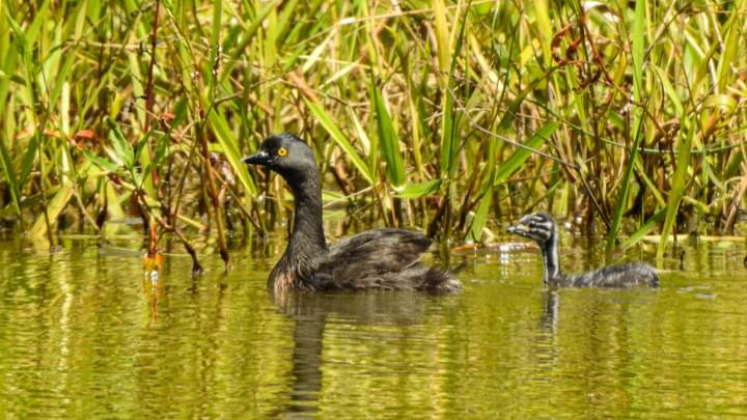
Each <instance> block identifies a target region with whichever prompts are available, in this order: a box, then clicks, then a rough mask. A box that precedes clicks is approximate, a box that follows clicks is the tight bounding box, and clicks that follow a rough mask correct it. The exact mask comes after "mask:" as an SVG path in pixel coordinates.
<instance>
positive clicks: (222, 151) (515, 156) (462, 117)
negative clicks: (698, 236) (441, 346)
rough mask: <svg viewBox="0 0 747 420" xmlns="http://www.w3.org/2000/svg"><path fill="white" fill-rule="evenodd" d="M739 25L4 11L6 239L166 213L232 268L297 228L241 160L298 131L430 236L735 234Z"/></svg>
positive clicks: (136, 0) (604, 13)
mask: <svg viewBox="0 0 747 420" xmlns="http://www.w3.org/2000/svg"><path fill="white" fill-rule="evenodd" d="M745 11H746V10H745V5H744V2H743V1H733V2H725V3H707V2H687V3H684V4H683V3H681V2H675V1H671V0H668V1H661V2H655V3H652V2H627V1H613V2H609V3H607V4H602V3H599V2H592V1H586V2H576V3H573V2H571V3H568V2H549V1H547V0H534V1H532V2H525V1H514V2H509V1H487V0H474V1H460V2H451V1H446V0H433V1H428V2H426V1H420V0H412V1H409V2H400V1H393V2H389V1H387V2H367V1H363V0H353V1H347V2H326V1H321V0H312V1H308V2H302V1H298V0H285V1H281V0H271V1H254V0H245V1H241V2H221V1H197V0H185V1H179V2H175V1H170V0H150V1H142V0H126V1H123V2H105V1H101V0H86V1H65V0H62V1H54V2H53V1H50V0H35V1H20V0H6V1H4V2H2V3H0V58H1V60H0V121H2V124H1V125H0V192H1V193H2V194H0V206H2V210H1V215H2V220H3V224H15V225H16V226H17V227H18V229H19V230H23V231H26V232H28V234H29V235H30V236H31V237H34V238H46V240H47V241H48V242H49V243H52V244H53V243H54V242H55V233H56V232H57V230H58V228H59V227H60V225H63V224H64V225H73V226H78V227H80V228H81V229H88V230H90V231H92V232H96V233H98V232H99V231H101V230H102V229H106V228H107V225H108V224H107V223H106V221H107V220H109V221H111V220H117V219H122V218H124V217H125V216H126V215H128V214H131V215H134V216H135V217H137V218H140V219H142V220H143V221H148V220H150V218H151V217H153V219H154V220H155V221H156V222H157V223H158V225H159V228H160V230H161V231H162V232H166V233H171V234H174V235H176V236H177V237H178V238H179V239H180V240H181V241H182V242H183V243H184V244H185V246H186V247H187V249H188V250H189V252H190V254H192V255H193V257H194V258H195V263H196V264H197V259H196V253H197V250H196V248H195V245H194V244H192V239H190V238H192V237H193V236H194V231H195V230H197V231H202V232H207V234H208V236H210V234H211V233H213V232H214V233H215V235H214V236H210V237H214V238H215V243H214V244H215V245H214V246H215V248H216V249H217V250H218V251H219V253H220V254H221V256H222V257H223V259H224V260H225V261H226V263H228V262H229V254H228V242H229V241H230V238H231V236H232V232H237V231H243V232H245V234H252V233H253V232H256V233H260V234H261V233H263V232H264V231H265V230H267V229H270V228H272V227H273V226H274V225H275V223H276V221H278V220H284V219H285V217H281V216H283V215H284V214H285V213H286V212H287V211H288V210H287V209H286V208H285V207H284V206H283V202H284V200H283V199H284V198H285V197H286V196H287V194H285V192H284V191H283V190H282V189H283V188H284V187H283V184H282V183H280V182H277V180H275V181H273V182H270V183H268V184H267V189H260V188H259V187H258V181H260V180H259V179H258V175H256V174H255V173H249V172H248V171H247V169H246V168H245V167H244V166H243V165H242V164H241V163H240V158H241V156H242V155H243V154H245V153H248V152H249V151H251V150H254V149H256V147H257V142H258V140H259V139H262V138H264V137H266V136H267V135H268V134H270V133H276V132H282V131H292V132H295V133H298V134H299V135H300V136H301V137H304V138H306V139H316V140H315V142H314V143H313V144H312V147H313V149H314V150H315V153H316V154H317V158H318V160H319V161H320V162H322V165H321V168H320V170H322V171H323V173H324V174H325V187H326V189H327V190H329V191H339V192H340V193H341V197H342V198H343V199H344V200H347V201H348V202H349V203H350V204H351V205H353V204H357V203H364V204H365V207H363V208H364V209H365V211H366V212H367V213H368V214H370V215H371V216H372V217H373V218H378V219H381V220H383V221H384V223H385V224H387V225H391V226H401V225H420V226H424V227H425V228H426V230H427V232H428V233H429V234H430V235H439V236H442V237H451V238H452V239H455V240H458V241H462V240H478V241H479V240H485V239H489V238H490V236H491V234H492V231H493V230H494V228H495V226H496V221H497V220H498V219H499V218H501V217H502V216H504V215H506V214H519V213H524V212H526V211H529V210H531V209H533V208H537V207H542V208H545V209H548V210H550V211H552V212H553V213H555V214H557V215H570V216H582V217H583V218H584V219H585V220H586V222H587V223H588V225H589V226H591V225H592V224H594V223H597V224H599V225H600V226H601V227H602V229H601V230H602V231H603V232H606V234H607V239H608V240H607V243H608V248H609V249H612V248H615V247H617V246H622V247H629V246H632V245H634V244H635V243H636V242H637V241H638V240H640V239H641V238H643V237H644V236H645V235H647V234H650V233H655V232H658V233H660V234H661V235H663V236H668V235H670V234H672V233H675V232H676V231H677V230H678V226H679V225H678V223H677V219H678V217H681V216H688V215H690V216H692V217H690V219H691V220H697V221H700V222H701V223H700V224H699V225H698V226H697V227H695V228H692V229H700V230H708V231H716V232H723V231H731V230H732V229H733V227H734V224H735V222H736V220H737V215H738V210H739V208H740V206H741V204H742V202H743V200H744V193H745V191H747V177H745V176H744V172H745V171H744V168H745V161H744V144H743V143H744V141H743V131H744V130H743V126H744V111H743V109H742V107H741V106H740V103H741V99H742V98H743V97H744V96H745V84H744V80H743V79H744V78H743V69H744V67H745V64H747V62H746V61H745V60H747V58H745V57H744V56H742V55H739V54H738V53H737V51H738V48H739V44H740V41H741V40H742V33H743V31H744V29H745V21H746V19H745ZM270 179H272V178H270ZM263 185H264V184H263ZM268 196H272V197H275V198H276V200H262V199H261V198H262V197H268ZM685 218H687V217H685ZM626 221H629V223H626ZM143 226H144V227H147V226H148V223H143ZM681 228H682V226H680V229H681ZM626 235H627V239H625V240H624V241H623V242H621V241H620V240H621V238H622V237H623V236H626ZM211 244H212V242H211ZM212 246H213V245H211V247H212ZM666 246H667V241H660V245H659V246H658V253H659V255H662V254H663V252H664V251H665V248H666ZM196 267H197V265H196Z"/></svg>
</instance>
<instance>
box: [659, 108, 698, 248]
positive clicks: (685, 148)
mask: <svg viewBox="0 0 747 420" xmlns="http://www.w3.org/2000/svg"><path fill="white" fill-rule="evenodd" d="M684 122H685V127H683V128H684V135H683V136H682V137H681V138H680V144H679V146H678V147H677V169H676V170H675V172H674V179H673V181H672V189H671V190H670V192H669V201H668V203H667V216H666V219H664V226H662V228H661V236H662V238H666V237H667V236H668V235H669V233H670V232H671V231H672V227H673V226H674V223H675V221H676V219H677V212H678V211H679V208H680V202H681V201H682V196H683V195H684V193H685V187H686V184H687V178H688V170H689V168H690V153H691V152H690V147H692V140H693V137H695V130H693V129H692V127H690V124H689V123H688V121H687V120H685V121H684ZM666 248H667V241H661V242H659V246H658V248H657V249H656V258H657V259H660V258H662V257H663V256H664V251H665V250H666Z"/></svg>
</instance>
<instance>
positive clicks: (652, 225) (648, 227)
mask: <svg viewBox="0 0 747 420" xmlns="http://www.w3.org/2000/svg"><path fill="white" fill-rule="evenodd" d="M667 212H668V210H667V207H664V208H663V209H661V210H659V211H658V212H657V213H656V214H654V215H653V216H651V217H650V218H649V219H648V220H646V223H644V224H643V226H641V227H640V228H638V230H636V231H635V232H634V233H633V234H632V235H630V236H629V237H627V238H626V239H625V240H624V241H623V242H622V244H620V248H621V249H622V250H626V249H628V248H630V247H632V246H634V245H635V244H637V243H638V242H640V241H641V240H643V238H645V237H646V235H648V234H649V233H651V231H653V230H654V229H656V227H657V226H658V225H659V223H661V221H662V220H664V218H665V216H666V215H667Z"/></svg>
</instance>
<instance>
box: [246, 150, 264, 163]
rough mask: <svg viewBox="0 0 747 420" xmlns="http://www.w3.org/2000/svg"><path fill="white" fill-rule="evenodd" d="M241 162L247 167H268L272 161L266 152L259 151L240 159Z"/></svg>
mask: <svg viewBox="0 0 747 420" xmlns="http://www.w3.org/2000/svg"><path fill="white" fill-rule="evenodd" d="M241 161H242V162H244V163H246V164H247V165H269V164H270V162H271V161H272V159H271V158H270V155H269V154H268V153H267V152H265V151H264V150H260V151H259V152H257V153H255V154H253V155H250V156H247V157H245V158H243V159H241Z"/></svg>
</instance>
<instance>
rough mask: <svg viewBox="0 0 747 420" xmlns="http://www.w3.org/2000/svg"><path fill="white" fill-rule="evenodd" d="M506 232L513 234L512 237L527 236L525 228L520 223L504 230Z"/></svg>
mask: <svg viewBox="0 0 747 420" xmlns="http://www.w3.org/2000/svg"><path fill="white" fill-rule="evenodd" d="M506 232H508V233H513V234H514V235H519V236H527V235H526V233H527V227H526V226H524V225H522V224H521V223H520V224H518V225H515V226H509V227H508V229H506Z"/></svg>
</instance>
